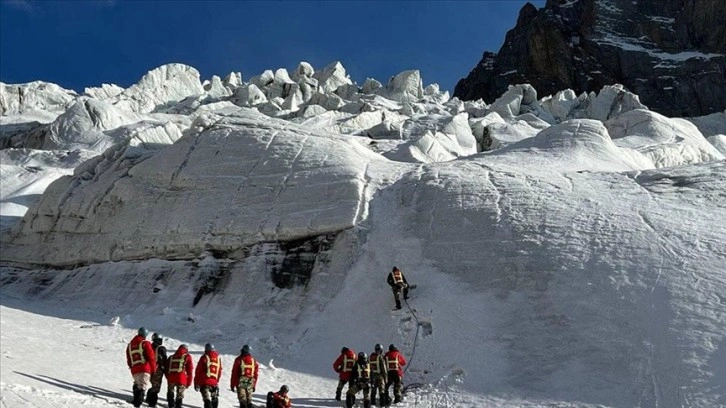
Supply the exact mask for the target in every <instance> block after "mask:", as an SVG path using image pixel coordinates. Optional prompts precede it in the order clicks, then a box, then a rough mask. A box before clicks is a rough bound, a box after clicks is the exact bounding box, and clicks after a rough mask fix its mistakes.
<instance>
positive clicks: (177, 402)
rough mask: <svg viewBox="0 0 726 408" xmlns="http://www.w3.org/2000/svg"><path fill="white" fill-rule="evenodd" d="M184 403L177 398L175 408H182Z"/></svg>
mask: <svg viewBox="0 0 726 408" xmlns="http://www.w3.org/2000/svg"><path fill="white" fill-rule="evenodd" d="M182 401H183V399H182V398H177V399H176V401H175V402H176V407H175V408H182Z"/></svg>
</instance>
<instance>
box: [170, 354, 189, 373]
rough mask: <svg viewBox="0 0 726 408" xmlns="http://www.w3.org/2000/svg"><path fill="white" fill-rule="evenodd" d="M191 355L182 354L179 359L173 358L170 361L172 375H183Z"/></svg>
mask: <svg viewBox="0 0 726 408" xmlns="http://www.w3.org/2000/svg"><path fill="white" fill-rule="evenodd" d="M188 355H189V354H186V353H184V354H182V356H181V357H179V358H173V357H172V359H171V360H170V361H169V372H170V373H181V372H182V371H184V366H185V365H186V362H187V356H188Z"/></svg>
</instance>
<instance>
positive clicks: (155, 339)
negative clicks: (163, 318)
mask: <svg viewBox="0 0 726 408" xmlns="http://www.w3.org/2000/svg"><path fill="white" fill-rule="evenodd" d="M151 341H153V342H154V343H159V344H161V343H162V342H163V341H164V339H163V338H162V337H161V334H159V333H154V334H152V335H151Z"/></svg>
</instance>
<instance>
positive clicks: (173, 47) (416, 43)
mask: <svg viewBox="0 0 726 408" xmlns="http://www.w3.org/2000/svg"><path fill="white" fill-rule="evenodd" d="M531 2H532V3H533V4H534V5H535V6H537V7H538V8H539V7H543V6H544V2H545V0H533V1H531ZM525 3H526V1H524V0H490V1H401V2H395V1H380V2H379V1H328V2H309V1H285V2H273V1H266V2H248V1H240V2H237V1H214V0H212V1H201V0H198V1H172V0H162V1H153V2H152V1H141V0H137V1H121V0H99V1H93V2H91V1H81V0H66V1H50V0H0V81H2V82H5V83H23V82H30V81H33V80H44V81H48V82H54V83H57V84H59V85H61V86H63V87H65V88H71V89H76V90H78V91H82V90H83V88H84V87H87V86H99V85H100V84H102V83H115V84H117V85H120V86H123V87H128V86H129V85H131V84H133V83H135V82H136V81H138V80H139V79H140V78H141V76H142V75H143V74H145V73H146V72H147V71H149V70H150V69H153V68H155V67H157V66H159V65H163V64H166V63H170V62H180V63H184V64H188V65H191V66H193V67H195V68H196V69H198V70H199V71H200V72H201V74H202V79H207V78H210V77H211V76H212V75H219V76H222V77H224V76H225V75H227V74H228V73H229V72H231V71H241V72H242V76H243V80H247V79H249V78H250V77H251V76H253V75H257V74H259V73H261V72H262V71H264V70H265V69H277V68H287V69H288V70H292V69H294V68H295V67H296V66H297V64H298V62H299V61H307V62H309V63H311V64H312V65H313V67H315V69H321V68H323V67H324V66H325V65H327V64H329V63H330V62H333V61H336V60H339V61H341V62H342V63H343V66H345V68H346V70H347V71H348V74H350V76H351V78H352V79H353V80H354V81H356V82H358V84H362V83H363V81H364V80H365V79H366V78H368V77H371V78H376V79H378V80H379V81H381V82H383V83H386V82H387V81H388V78H389V77H390V76H392V75H395V74H397V73H399V72H401V71H404V70H407V69H418V70H420V71H421V74H422V76H423V80H424V84H429V83H433V82H436V83H439V85H441V87H442V88H443V89H448V90H450V91H452V90H453V88H454V85H455V84H456V82H457V81H458V80H459V79H460V78H462V77H464V76H466V75H467V74H468V73H469V71H470V70H471V69H472V68H474V66H475V65H476V64H477V63H478V62H479V59H480V58H481V55H482V52H483V51H498V50H499V48H500V47H501V45H502V42H503V41H504V35H505V34H506V32H507V31H508V30H510V29H511V28H513V27H514V25H515V23H516V20H517V15H518V13H519V10H520V9H521V7H522V6H523V5H524V4H525Z"/></svg>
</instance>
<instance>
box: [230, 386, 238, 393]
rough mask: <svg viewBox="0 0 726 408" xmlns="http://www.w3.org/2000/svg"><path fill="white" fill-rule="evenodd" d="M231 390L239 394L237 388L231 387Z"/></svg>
mask: <svg viewBox="0 0 726 408" xmlns="http://www.w3.org/2000/svg"><path fill="white" fill-rule="evenodd" d="M229 389H230V390H232V392H237V387H234V386H233V387H229Z"/></svg>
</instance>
